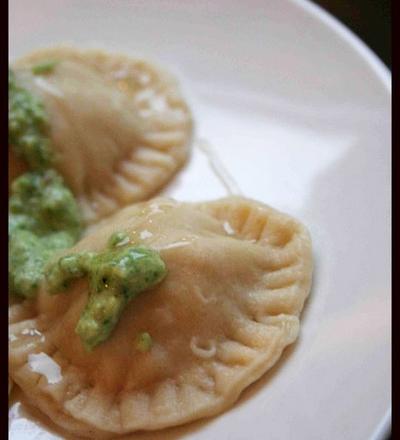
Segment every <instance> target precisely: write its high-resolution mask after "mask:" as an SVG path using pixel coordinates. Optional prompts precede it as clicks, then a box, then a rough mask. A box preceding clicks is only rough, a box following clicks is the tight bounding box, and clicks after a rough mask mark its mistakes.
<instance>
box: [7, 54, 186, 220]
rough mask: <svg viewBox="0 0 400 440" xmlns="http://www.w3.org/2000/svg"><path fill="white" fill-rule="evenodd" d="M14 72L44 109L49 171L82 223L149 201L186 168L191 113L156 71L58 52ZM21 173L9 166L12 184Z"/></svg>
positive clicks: (113, 58) (138, 63) (110, 58)
mask: <svg viewBox="0 0 400 440" xmlns="http://www.w3.org/2000/svg"><path fill="white" fill-rule="evenodd" d="M12 69H13V73H14V75H15V79H16V81H17V82H18V84H20V85H21V86H22V87H24V88H25V89H27V90H28V91H29V92H30V93H32V95H33V96H35V97H38V98H39V99H40V101H41V102H42V103H43V104H44V108H45V111H46V114H47V119H48V130H49V138H50V139H49V140H50V143H51V150H52V153H54V166H55V168H56V169H57V171H59V172H60V173H61V175H62V176H63V177H64V179H65V181H66V184H67V185H68V187H69V188H70V189H71V190H72V192H73V193H74V195H75V196H76V197H77V199H78V202H79V204H80V206H81V209H82V212H83V216H84V219H85V220H86V221H87V222H93V221H96V220H98V219H99V218H101V217H104V216H106V215H109V214H111V213H112V212H114V211H116V210H117V209H118V208H119V207H121V206H124V205H127V204H129V203H132V202H136V201H140V200H145V199H147V198H149V197H150V196H151V195H152V194H153V193H155V192H156V191H157V190H159V189H160V188H161V187H162V186H163V185H164V184H166V183H167V182H168V181H169V180H170V179H171V177H172V175H173V174H174V173H175V172H176V171H177V170H178V169H179V167H181V166H182V164H183V163H184V162H185V160H186V158H187V156H188V146H189V143H190V139H191V134H192V120H191V116H190V112H189V110H188V107H187V105H186V103H185V101H184V100H183V98H182V96H181V94H180V91H179V89H178V86H177V84H176V81H175V79H174V78H172V77H171V76H170V75H169V74H167V73H166V72H164V71H162V70H161V69H160V68H159V67H156V66H154V65H152V64H150V63H149V62H146V61H143V60H139V59H134V58H130V57H128V56H125V55H119V54H112V53H107V52H104V51H100V50H94V49H90V50H78V49H75V48H72V47H55V48H50V49H42V50H38V51H36V52H33V53H31V54H30V55H27V56H25V57H23V58H21V59H20V60H18V61H17V62H15V64H14V65H13V67H12ZM9 168H10V166H9ZM25 169H26V166H25ZM23 170H24V166H23V164H21V163H20V162H18V163H17V161H15V160H11V170H10V173H9V174H10V176H11V177H12V178H14V177H16V176H17V175H18V174H20V173H21V172H22V171H23Z"/></svg>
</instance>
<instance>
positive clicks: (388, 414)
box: [288, 0, 392, 440]
mask: <svg viewBox="0 0 400 440" xmlns="http://www.w3.org/2000/svg"><path fill="white" fill-rule="evenodd" d="M288 1H289V2H291V3H292V4H295V5H297V6H298V7H300V8H302V9H303V10H304V11H305V12H306V13H308V14H309V15H310V16H312V17H313V18H314V19H316V20H319V21H321V22H322V23H323V24H324V25H325V26H326V27H327V28H328V29H330V30H331V31H333V32H334V33H336V35H337V36H338V37H340V38H341V39H342V40H343V41H344V42H345V43H347V44H348V45H349V46H350V47H351V48H352V49H353V51H354V52H355V53H357V54H358V56H359V57H360V58H361V59H363V60H364V61H365V62H366V63H367V64H368V66H369V67H370V68H371V69H372V71H373V73H374V74H375V76H376V78H377V79H378V80H379V82H380V83H381V84H382V85H383V87H384V89H385V91H386V92H387V94H388V97H389V99H391V97H392V74H391V70H390V69H389V68H388V67H387V66H386V64H384V62H383V61H382V60H381V59H380V58H379V57H378V55H376V53H375V52H374V51H373V50H372V49H371V48H370V47H369V46H368V45H367V44H366V43H365V42H364V41H363V40H362V39H361V38H360V37H359V36H358V35H357V34H355V33H354V32H353V31H352V30H351V29H350V28H348V27H347V26H346V25H345V24H344V23H342V22H341V21H340V20H339V19H338V18H336V17H335V16H334V15H332V14H331V13H330V12H328V11H327V10H326V9H324V8H323V7H322V6H320V5H318V4H316V3H314V2H312V1H311V0H288ZM391 426H392V406H391V404H390V403H389V406H388V408H387V410H386V411H385V413H384V414H383V416H382V417H381V419H380V421H379V422H378V423H377V424H376V427H375V429H374V431H373V432H372V434H371V436H370V438H369V440H385V439H387V438H389V435H390V433H391Z"/></svg>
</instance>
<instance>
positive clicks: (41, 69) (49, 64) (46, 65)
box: [32, 60, 58, 75]
mask: <svg viewBox="0 0 400 440" xmlns="http://www.w3.org/2000/svg"><path fill="white" fill-rule="evenodd" d="M57 64H58V61H57V60H47V61H43V62H42V63H39V64H35V65H34V66H33V67H32V73H33V74H34V75H47V74H48V73H51V72H53V70H54V68H55V67H56V65H57Z"/></svg>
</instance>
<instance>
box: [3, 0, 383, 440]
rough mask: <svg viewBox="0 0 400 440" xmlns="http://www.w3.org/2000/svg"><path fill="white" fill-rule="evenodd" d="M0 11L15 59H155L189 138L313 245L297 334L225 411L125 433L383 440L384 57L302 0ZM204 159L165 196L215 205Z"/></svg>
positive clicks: (25, 432)
mask: <svg viewBox="0 0 400 440" xmlns="http://www.w3.org/2000/svg"><path fill="white" fill-rule="evenodd" d="M9 6H10V39H9V41H10V56H11V58H14V57H16V56H19V55H22V54H23V53H25V52H27V51H29V50H31V49H34V48H36V47H39V46H43V45H49V44H52V43H56V42H68V41H69V42H74V43H79V44H81V45H101V46H104V47H108V48H111V49H118V50H119V51H127V52H129V53H132V54H140V55H145V56H147V57H150V58H153V59H155V60H158V61H160V62H162V63H164V64H165V65H166V66H167V67H169V68H170V70H172V71H173V72H175V73H176V74H177V75H178V77H179V78H180V80H181V82H182V86H183V88H184V91H185V94H186V96H187V97H188V99H189V100H190V103H191V106H192V108H193V113H194V116H195V119H196V123H197V138H198V139H203V140H207V142H208V143H209V145H211V147H212V149H213V151H214V153H213V154H214V155H216V156H217V157H218V158H219V160H220V161H221V162H222V163H223V165H224V167H225V169H226V170H228V171H229V173H230V175H231V176H232V177H233V179H234V181H235V182H236V184H237V186H238V187H239V188H240V190H241V191H242V193H243V194H245V195H246V196H248V197H252V198H255V199H259V200H261V201H264V202H266V203H268V204H270V205H272V206H274V207H276V208H278V209H280V210H283V211H286V212H288V213H290V214H292V215H294V216H295V217H297V218H299V219H300V220H301V221H303V222H304V223H305V224H306V225H307V226H308V227H309V229H310V231H311V235H312V238H313V244H314V258H315V274H314V283H313V288H312V292H311V295H310V298H309V300H308V302H307V304H306V307H305V310H304V313H303V316H302V330H301V336H300V338H299V341H298V342H297V343H296V344H295V346H294V347H293V348H291V349H289V350H288V351H287V352H286V353H285V354H284V356H283V359H282V361H280V362H279V364H278V366H277V367H276V368H274V369H273V371H272V372H270V373H269V374H267V375H266V376H265V377H264V378H262V379H261V380H260V381H259V382H257V383H256V384H254V385H253V386H252V387H250V388H249V389H248V390H247V391H246V392H245V393H244V395H243V396H242V398H241V399H240V401H239V402H238V404H237V405H235V406H234V407H233V408H232V409H231V410H229V411H228V412H226V413H225V414H223V415H221V416H219V417H216V418H214V419H211V420H208V421H206V422H199V423H195V424H194V425H191V426H189V427H185V428H177V429H172V430H169V431H168V432H166V433H163V434H160V435H153V434H152V435H151V436H145V437H142V436H139V437H136V436H134V437H132V438H146V439H155V438H157V439H163V440H164V439H166V440H172V439H181V438H184V439H189V438H190V439H193V440H206V439H207V440H214V439H215V440H216V439H218V440H228V439H229V440H259V439H267V438H268V439H269V440H274V439H277V440H278V439H279V440H280V439H296V440H302V439H307V440H314V439H315V440H320V439H339V438H340V439H341V440H347V439H348V440H358V439H360V440H365V439H379V438H382V436H383V435H384V433H385V432H386V431H387V429H388V428H389V425H390V408H391V405H390V400H391V330H390V329H391V313H390V311H391V282H390V279H391V254H390V243H391V233H390V228H391V201H390V199H391V190H390V183H391V153H390V147H391V137H390V132H391V86H390V81H391V78H390V74H389V73H388V71H387V69H386V68H385V67H384V66H383V65H382V63H381V62H380V61H379V60H378V59H377V58H376V57H375V56H374V55H373V54H372V53H371V52H370V51H369V50H368V49H367V48H366V47H365V46H364V45H363V44H362V43H361V42H360V41H359V40H358V39H356V38H355V37H354V36H353V35H352V34H351V33H350V32H349V31H347V30H346V29H345V28H344V27H343V26H342V25H340V24H339V23H338V22H336V20H334V19H332V18H331V17H329V16H328V15H327V14H325V13H324V12H323V11H322V10H320V9H319V8H317V7H315V6H313V5H312V4H310V3H305V2H303V1H300V0H299V1H294V0H265V1H246V2H245V1H241V0H229V1H225V0H219V1H215V0H214V1H212V0H210V1H209V0H202V1H185V2H183V1H179V0H173V1H172V0H169V1H154V0H146V1H127V0H120V1H114V0H108V1H104V0H102V1H100V0H95V1H94V0H85V1H81V0H58V1H54V0H46V1H45V0H35V1H31V0H26V1H22V0H13V1H12V2H10V5H9ZM209 165H210V164H209V157H207V156H206V155H204V153H203V152H202V151H201V149H199V148H197V147H196V146H195V147H194V151H193V155H192V159H191V161H190V163H189V164H188V166H187V167H186V168H185V169H184V171H183V172H182V173H181V174H179V176H178V177H177V178H176V179H175V181H174V182H173V184H172V185H170V186H169V188H167V190H166V193H168V194H170V195H172V196H173V197H176V198H178V199H182V200H201V199H212V198H216V197H220V196H224V195H225V194H226V190H225V188H224V186H223V185H222V184H221V182H220V181H219V180H218V178H217V177H216V175H215V174H214V173H213V171H212V168H211V167H210V166H209ZM12 413H13V417H12V419H11V423H10V429H11V438H12V439H13V440H17V439H18V440H20V439H32V438H35V439H36V438H38V439H39V438H40V439H43V440H48V439H53V438H59V437H58V436H57V435H56V434H50V432H47V430H48V429H49V428H48V426H46V425H39V424H37V423H36V422H34V421H32V420H31V418H30V417H27V416H26V413H25V412H24V411H23V410H22V407H21V406H20V405H19V404H15V405H14V406H13V409H12ZM18 414H19V415H18Z"/></svg>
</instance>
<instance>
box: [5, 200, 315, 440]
mask: <svg viewBox="0 0 400 440" xmlns="http://www.w3.org/2000/svg"><path fill="white" fill-rule="evenodd" d="M117 231H124V232H125V233H126V234H128V236H129V240H130V243H131V244H135V245H143V246H146V247H149V248H152V249H154V250H157V251H158V252H159V253H160V256H161V257H162V259H163V261H164V262H165V265H166V267H167V270H168V274H167V276H166V277H165V279H164V280H163V281H162V282H161V283H160V284H159V285H157V286H156V287H155V288H153V289H151V290H149V291H148V292H146V293H144V294H142V295H141V296H139V297H137V298H135V299H134V300H132V301H131V302H130V303H129V305H128V306H127V308H126V309H125V311H124V313H123V314H122V316H121V319H120V321H119V322H118V324H117V326H116V327H115V329H114V332H113V333H112V334H111V336H110V338H109V339H108V340H107V341H105V342H104V343H102V344H101V345H99V346H98V347H96V348H95V349H94V350H93V351H92V352H90V353H88V352H87V351H85V349H84V347H83V345H82V342H81V341H80V339H79V336H78V335H77V334H76V333H75V332H74V329H75V326H76V323H77V321H78V319H79V316H80V314H81V312H82V310H83V308H84V306H85V303H86V301H87V297H88V284H87V281H85V280H80V281H77V282H75V284H72V285H71V286H70V287H69V288H68V290H67V291H66V292H65V293H62V294H59V295H56V296H50V295H49V294H48V292H47V290H46V284H43V285H42V286H41V289H40V292H39V295H38V298H37V300H36V302H35V303H30V305H29V304H28V303H25V305H22V307H26V308H27V309H29V311H27V312H26V313H21V311H19V312H18V313H17V314H15V316H18V315H20V316H23V318H22V319H20V320H17V321H14V323H13V324H12V325H11V326H10V333H11V334H12V341H10V374H11V376H12V379H13V380H14V381H15V382H16V383H17V384H18V385H19V386H20V387H21V388H22V389H23V390H24V391H25V393H26V394H27V395H28V396H29V398H30V399H31V400H32V402H34V404H35V405H36V406H38V407H39V408H40V409H41V410H42V411H43V412H44V413H46V414H47V415H48V416H49V417H50V418H51V419H53V421H55V422H56V423H58V424H59V425H61V426H62V427H64V428H65V429H67V430H68V431H70V432H71V433H74V434H76V435H82V436H86V437H91V438H108V437H113V436H115V435H117V434H123V433H129V432H134V431H137V430H156V429H161V428H165V427H169V426H174V425H179V424H183V423H186V422H190V421H193V420H196V419H199V418H203V417H208V416H212V415H215V414H218V413H220V412H222V411H224V410H225V409H227V408H228V407H229V406H231V405H232V404H233V403H234V402H235V401H236V400H237V399H238V397H239V395H240V393H241V392H242V391H243V390H244V389H245V388H246V387H247V386H248V385H249V384H251V383H252V382H254V381H255V380H257V379H258V378H259V377H260V376H262V375H263V374H264V373H265V372H266V371H267V370H268V369H270V368H271V367H272V366H273V365H274V364H275V363H276V362H277V360H278V359H279V357H280V356H281V354H282V351H283V350H284V348H285V347H286V346H287V345H289V344H291V343H293V342H294V341H295V340H296V338H297V336H298V333H299V315H300V312H301V310H302V308H303V305H304V302H305V300H306V297H307V295H308V294H309V290H310V285H311V274H312V256H311V241H310V237H309V234H308V232H307V230H306V229H305V227H304V226H302V225H301V224H300V223H299V222H298V221H296V220H294V219H292V218H291V217H289V216H287V215H285V214H282V213H280V212H278V211H276V210H274V209H272V208H270V207H269V206H267V205H264V204H261V203H259V202H256V201H252V200H249V199H246V198H242V197H229V198H224V199H220V200H217V201H213V202H204V203H178V202H176V201H173V200H170V199H165V198H157V199H153V200H150V201H148V202H145V203H140V204H136V205H132V206H129V207H126V208H124V209H122V210H121V211H120V212H118V213H117V214H115V215H113V216H112V217H110V218H108V219H106V220H104V221H102V222H101V223H99V224H97V225H94V226H93V227H92V228H91V231H90V233H89V234H88V235H87V236H85V237H84V238H83V239H82V240H81V241H80V242H78V243H77V244H76V245H75V246H74V248H72V251H74V252H82V251H90V252H100V251H102V250H103V249H105V248H106V246H107V240H108V239H109V237H110V236H111V235H112V234H113V233H115V232H117ZM69 252H71V250H69ZM19 306H20V307H21V305H19ZM27 329H28V330H27ZM142 332H146V333H148V334H149V335H151V338H152V347H151V349H150V350H149V351H147V352H142V351H139V350H138V349H137V348H135V341H136V340H137V336H138V335H139V334H142ZM39 354H41V355H42V356H47V357H48V358H50V359H51V360H52V362H55V363H56V364H57V365H58V366H59V368H60V371H61V378H60V379H59V380H58V381H54V380H50V382H52V383H49V381H48V379H47V378H46V376H45V375H43V374H40V373H38V372H37V371H36V372H35V371H33V369H32V362H31V361H32V356H33V355H35V356H38V355H39ZM35 359H36V358H35Z"/></svg>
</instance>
